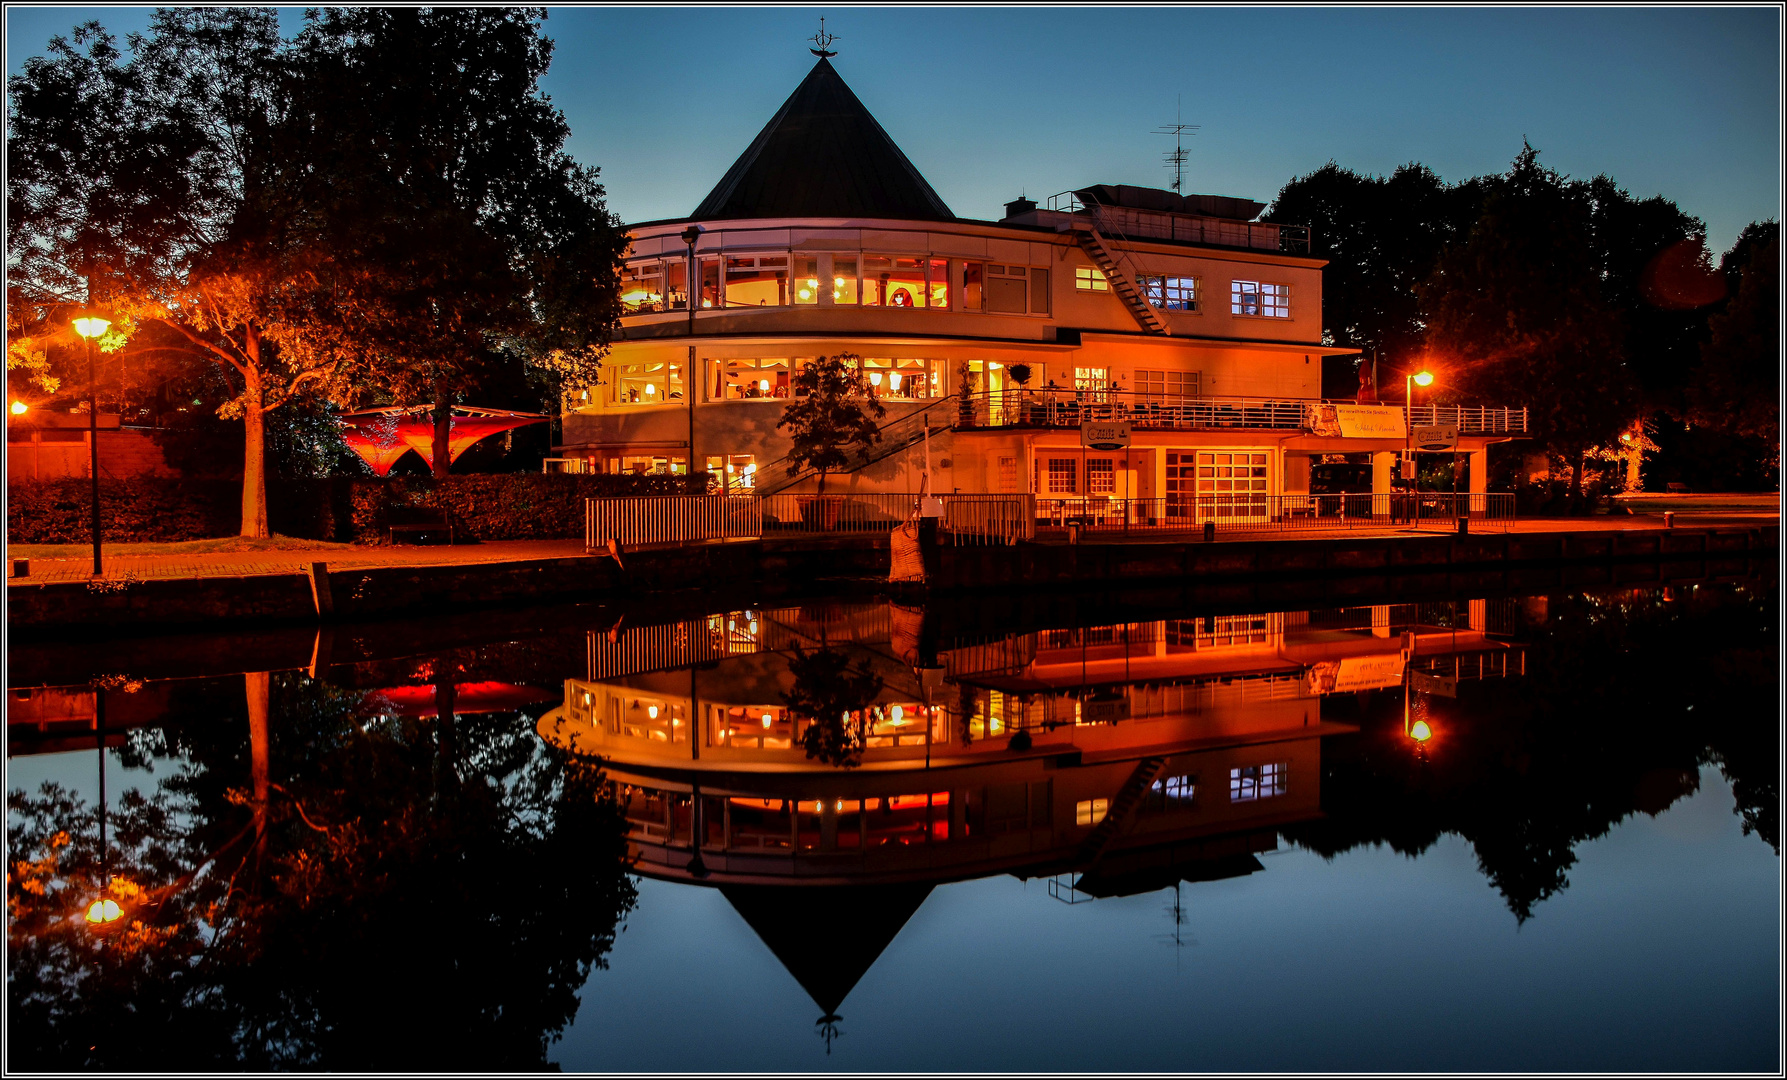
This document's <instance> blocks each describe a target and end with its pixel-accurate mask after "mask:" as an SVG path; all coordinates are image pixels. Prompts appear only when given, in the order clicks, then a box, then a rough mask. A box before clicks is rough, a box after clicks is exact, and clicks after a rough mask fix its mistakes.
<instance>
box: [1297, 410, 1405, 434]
mask: <svg viewBox="0 0 1787 1080" xmlns="http://www.w3.org/2000/svg"><path fill="white" fill-rule="evenodd" d="M1310 414H1311V415H1310V418H1309V426H1310V429H1311V430H1312V431H1313V432H1314V433H1315V434H1317V435H1325V436H1329V437H1334V436H1339V437H1341V438H1346V439H1400V438H1404V437H1405V436H1406V434H1407V432H1408V428H1407V427H1405V426H1404V425H1403V422H1402V408H1401V407H1400V406H1397V405H1330V404H1328V403H1326V402H1323V403H1322V404H1320V405H1315V406H1311V408H1310Z"/></svg>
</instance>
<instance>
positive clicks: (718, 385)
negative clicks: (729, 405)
mask: <svg viewBox="0 0 1787 1080" xmlns="http://www.w3.org/2000/svg"><path fill="white" fill-rule="evenodd" d="M710 362H711V363H712V364H713V367H712V368H711V369H710V370H711V373H712V374H713V377H714V385H713V396H712V397H710V398H709V399H708V400H710V401H742V400H755V399H759V398H785V397H787V396H788V395H789V393H790V392H791V391H790V389H789V385H790V384H789V379H790V376H791V372H792V371H793V368H792V366H791V364H792V361H790V360H789V359H787V358H786V357H740V358H738V359H731V360H714V361H710Z"/></svg>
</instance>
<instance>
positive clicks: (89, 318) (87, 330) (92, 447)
mask: <svg viewBox="0 0 1787 1080" xmlns="http://www.w3.org/2000/svg"><path fill="white" fill-rule="evenodd" d="M111 325H112V324H111V321H110V320H108V319H102V318H100V317H99V316H98V315H83V316H82V317H80V318H78V319H76V320H75V321H74V332H75V333H77V334H79V335H81V337H83V338H85V339H86V340H87V448H88V450H89V451H90V456H91V470H90V471H91V473H92V478H93V576H94V577H99V576H100V575H101V574H102V573H103V572H104V571H103V570H102V569H101V567H100V562H99V376H98V374H97V371H98V368H97V367H96V364H95V361H94V359H93V339H94V338H97V337H98V336H99V335H101V334H103V333H105V332H106V329H107V328H108V327H110V326H111Z"/></svg>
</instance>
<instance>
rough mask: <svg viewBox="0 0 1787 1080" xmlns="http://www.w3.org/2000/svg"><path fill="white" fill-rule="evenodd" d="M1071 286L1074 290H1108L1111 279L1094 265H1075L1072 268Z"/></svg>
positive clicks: (1109, 289)
mask: <svg viewBox="0 0 1787 1080" xmlns="http://www.w3.org/2000/svg"><path fill="white" fill-rule="evenodd" d="M1073 288H1074V291H1075V292H1110V291H1111V279H1110V278H1108V277H1105V276H1104V271H1103V270H1100V269H1099V268H1098V267H1096V266H1076V267H1074V268H1073Z"/></svg>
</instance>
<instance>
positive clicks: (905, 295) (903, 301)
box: [887, 289, 912, 307]
mask: <svg viewBox="0 0 1787 1080" xmlns="http://www.w3.org/2000/svg"><path fill="white" fill-rule="evenodd" d="M887 302H888V303H890V304H892V305H893V306H894V307H911V306H912V294H911V293H910V292H908V291H906V290H905V289H895V290H894V291H893V295H892V296H890V297H888V301H887Z"/></svg>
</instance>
